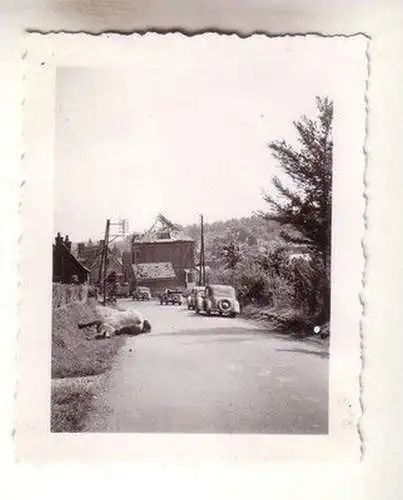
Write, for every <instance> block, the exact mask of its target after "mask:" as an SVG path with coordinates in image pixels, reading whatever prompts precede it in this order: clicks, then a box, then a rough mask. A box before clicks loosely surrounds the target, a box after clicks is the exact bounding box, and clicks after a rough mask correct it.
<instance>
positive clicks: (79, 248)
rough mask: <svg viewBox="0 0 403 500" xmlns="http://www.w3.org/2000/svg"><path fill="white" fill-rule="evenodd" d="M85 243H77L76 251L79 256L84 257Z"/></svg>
mask: <svg viewBox="0 0 403 500" xmlns="http://www.w3.org/2000/svg"><path fill="white" fill-rule="evenodd" d="M84 250H85V243H78V245H77V252H78V256H79V257H84Z"/></svg>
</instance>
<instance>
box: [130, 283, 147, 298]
mask: <svg viewBox="0 0 403 500" xmlns="http://www.w3.org/2000/svg"><path fill="white" fill-rule="evenodd" d="M132 299H133V300H151V290H150V289H149V288H148V287H146V286H138V287H137V288H136V289H135V290H134V292H133V295H132Z"/></svg>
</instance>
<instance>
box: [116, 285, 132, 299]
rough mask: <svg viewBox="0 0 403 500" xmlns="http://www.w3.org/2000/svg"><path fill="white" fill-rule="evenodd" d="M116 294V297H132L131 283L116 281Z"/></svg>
mask: <svg viewBox="0 0 403 500" xmlns="http://www.w3.org/2000/svg"><path fill="white" fill-rule="evenodd" d="M115 295H116V297H125V298H127V297H130V288H129V283H122V284H121V283H116V288H115Z"/></svg>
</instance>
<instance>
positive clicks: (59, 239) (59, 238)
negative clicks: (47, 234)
mask: <svg viewBox="0 0 403 500" xmlns="http://www.w3.org/2000/svg"><path fill="white" fill-rule="evenodd" d="M55 242H56V246H57V247H60V245H61V244H62V243H63V238H62V237H61V235H60V233H57V236H56V238H55Z"/></svg>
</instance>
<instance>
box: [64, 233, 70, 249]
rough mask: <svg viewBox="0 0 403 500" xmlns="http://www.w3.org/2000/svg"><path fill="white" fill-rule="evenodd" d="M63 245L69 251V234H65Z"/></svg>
mask: <svg viewBox="0 0 403 500" xmlns="http://www.w3.org/2000/svg"><path fill="white" fill-rule="evenodd" d="M64 246H65V247H66V248H67V250H68V251H69V252H70V250H71V241H70V240H69V235H68V234H66V237H65V238H64Z"/></svg>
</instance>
